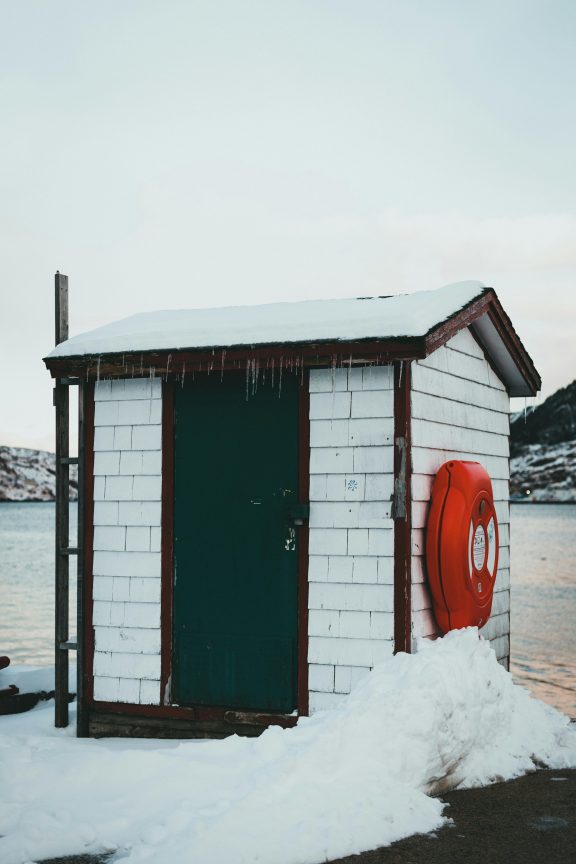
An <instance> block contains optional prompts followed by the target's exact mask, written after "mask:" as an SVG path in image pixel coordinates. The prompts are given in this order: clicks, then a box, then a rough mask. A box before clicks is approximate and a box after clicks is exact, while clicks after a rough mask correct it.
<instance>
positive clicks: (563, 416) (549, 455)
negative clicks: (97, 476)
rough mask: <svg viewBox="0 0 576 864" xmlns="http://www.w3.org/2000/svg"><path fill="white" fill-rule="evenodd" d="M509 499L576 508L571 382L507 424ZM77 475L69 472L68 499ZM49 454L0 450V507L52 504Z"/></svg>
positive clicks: (575, 404) (575, 405)
mask: <svg viewBox="0 0 576 864" xmlns="http://www.w3.org/2000/svg"><path fill="white" fill-rule="evenodd" d="M510 420H511V423H510V432H511V440H510V453H511V460H510V473H511V479H510V494H511V496H512V498H514V499H516V500H519V499H522V500H525V501H526V500H531V501H558V502H562V501H563V502H574V503H576V381H573V382H572V384H570V385H569V386H568V387H563V388H562V389H561V390H558V391H557V392H556V393H554V394H553V395H552V396H550V397H549V398H548V399H546V401H545V402H543V403H542V405H539V406H538V407H537V408H531V409H530V410H529V411H527V412H526V413H524V412H523V411H522V412H519V413H518V414H513V415H512V417H511V418H510ZM76 478H77V472H76V467H75V466H70V486H71V490H70V492H71V496H70V497H71V498H72V499H75V498H76V490H77V480H76ZM53 500H54V454H53V453H46V452H45V451H43V450H25V449H23V448H20V447H0V501H53Z"/></svg>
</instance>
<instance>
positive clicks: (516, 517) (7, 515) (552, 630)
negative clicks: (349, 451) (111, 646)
mask: <svg viewBox="0 0 576 864" xmlns="http://www.w3.org/2000/svg"><path fill="white" fill-rule="evenodd" d="M70 515H71V526H70V527H71V538H72V539H71V545H74V546H75V545H76V542H75V539H74V538H75V532H76V510H75V507H74V508H71V511H70ZM511 521H512V525H511V531H512V540H511V543H512V565H511V566H512V635H511V650H512V672H513V673H514V675H515V676H516V678H517V679H518V680H519V681H520V682H521V683H523V684H525V685H526V686H527V687H529V688H530V689H531V690H532V691H533V692H534V693H535V694H536V695H537V696H538V697H539V698H540V699H543V700H544V701H546V702H549V703H550V704H551V705H555V706H556V707H557V708H560V709H561V710H562V711H565V712H566V713H567V714H570V715H571V716H572V717H576V505H571V504H515V505H512V517H511ZM53 562H54V505H53V504H6V503H0V610H1V613H0V614H1V619H0V654H8V656H9V657H10V658H11V659H12V662H13V663H32V664H37V665H43V664H51V663H52V662H53V638H54V637H53V630H54V623H53V621H54V617H53V609H54V575H53V574H54V564H53ZM75 566H76V559H75V558H72V559H71V561H70V572H71V574H73V577H74V578H72V579H71V586H72V591H71V598H70V601H71V602H70V608H71V615H70V621H71V622H74V621H75V604H76V600H75V591H74V587H73V585H74V581H75V572H76V570H75ZM74 633H75V626H74V624H73V623H72V625H71V635H74Z"/></svg>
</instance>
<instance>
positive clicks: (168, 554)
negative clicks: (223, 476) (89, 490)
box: [160, 381, 174, 705]
mask: <svg viewBox="0 0 576 864" xmlns="http://www.w3.org/2000/svg"><path fill="white" fill-rule="evenodd" d="M161 518H162V523H161V524H162V529H161V536H162V540H161V553H162V554H161V560H162V564H161V572H162V589H161V591H162V593H161V617H160V622H161V624H160V632H161V661H160V704H161V705H164V704H166V703H168V704H169V703H170V699H171V694H170V686H169V685H170V676H171V674H172V604H173V600H174V382H172V381H166V382H164V385H163V387H162V517H161Z"/></svg>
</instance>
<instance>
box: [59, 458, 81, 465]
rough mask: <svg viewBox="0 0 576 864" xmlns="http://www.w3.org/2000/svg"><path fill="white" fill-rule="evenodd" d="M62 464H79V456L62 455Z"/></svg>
mask: <svg viewBox="0 0 576 864" xmlns="http://www.w3.org/2000/svg"><path fill="white" fill-rule="evenodd" d="M60 464H61V465H77V464H78V457H77V456H61V457H60Z"/></svg>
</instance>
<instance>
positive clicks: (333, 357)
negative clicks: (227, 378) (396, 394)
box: [44, 337, 425, 379]
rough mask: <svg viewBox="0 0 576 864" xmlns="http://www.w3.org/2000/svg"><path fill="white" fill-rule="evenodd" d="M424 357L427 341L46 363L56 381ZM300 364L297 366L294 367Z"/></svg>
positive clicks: (282, 346) (69, 359)
mask: <svg viewBox="0 0 576 864" xmlns="http://www.w3.org/2000/svg"><path fill="white" fill-rule="evenodd" d="M424 356H425V341H424V338H423V337H410V338H405V337H402V338H400V339H381V340H375V339H370V340H366V341H365V342H362V341H355V342H344V341H342V342H306V343H288V344H275V345H254V346H250V345H240V346H239V345H236V346H234V345H232V346H222V347H215V348H213V349H212V348H210V349H205V348H202V349H199V350H196V351H194V350H183V351H178V350H171V351H143V352H138V353H131V354H128V353H125V354H121V353H116V354H104V355H101V356H98V355H94V356H92V355H85V356H76V357H53V358H45V359H44V362H45V364H46V366H47V368H48V369H49V370H50V372H51V374H52V377H61V376H62V375H63V374H66V375H69V376H73V375H81V376H83V377H87V378H91V379H92V378H96V377H97V376H100V377H104V376H106V377H117V378H123V377H124V378H126V377H130V378H137V377H148V375H149V374H150V369H153V370H155V373H156V375H164V376H166V375H180V374H181V373H182V372H183V371H184V370H185V372H186V374H187V373H188V372H214V374H217V373H219V372H221V371H222V370H226V371H231V370H234V369H236V370H238V371H245V369H246V363H247V362H248V361H249V360H250V361H252V360H256V361H258V363H259V365H260V369H264V368H267V363H268V362H269V361H271V360H274V361H275V365H276V368H278V361H279V360H280V358H283V360H284V364H285V368H299V367H301V366H302V365H304V366H333V365H336V366H348V365H349V364H350V363H351V362H352V363H356V364H361V363H363V362H367V363H386V362H389V361H391V360H394V359H397V358H402V359H416V358H421V357H424ZM296 364H298V365H296Z"/></svg>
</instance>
